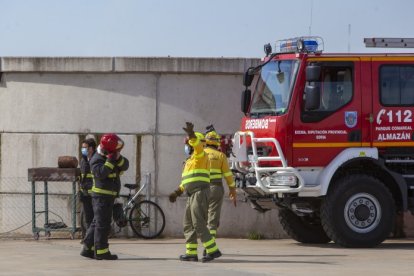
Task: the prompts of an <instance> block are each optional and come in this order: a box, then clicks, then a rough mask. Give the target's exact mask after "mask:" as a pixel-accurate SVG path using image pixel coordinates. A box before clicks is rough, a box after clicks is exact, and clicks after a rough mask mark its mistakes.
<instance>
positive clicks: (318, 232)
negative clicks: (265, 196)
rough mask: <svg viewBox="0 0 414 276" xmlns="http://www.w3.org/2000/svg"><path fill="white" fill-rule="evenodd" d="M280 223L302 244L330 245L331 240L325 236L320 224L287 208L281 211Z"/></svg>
mask: <svg viewBox="0 0 414 276" xmlns="http://www.w3.org/2000/svg"><path fill="white" fill-rule="evenodd" d="M279 221H280V224H282V227H283V229H284V230H285V232H286V233H287V234H288V235H289V236H290V237H291V238H292V239H294V240H295V241H298V242H301V243H328V242H330V241H331V239H330V238H329V237H328V236H327V235H326V234H325V231H324V230H323V228H322V225H321V224H320V222H312V221H311V220H308V219H307V218H305V217H300V216H298V215H296V214H295V213H293V212H292V211H291V210H289V209H287V208H280V209H279Z"/></svg>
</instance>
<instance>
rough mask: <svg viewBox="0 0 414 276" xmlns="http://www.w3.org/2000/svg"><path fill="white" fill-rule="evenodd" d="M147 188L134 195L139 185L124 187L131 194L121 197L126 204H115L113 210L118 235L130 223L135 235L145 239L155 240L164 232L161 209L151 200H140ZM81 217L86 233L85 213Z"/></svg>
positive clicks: (144, 186) (82, 227) (142, 188)
mask: <svg viewBox="0 0 414 276" xmlns="http://www.w3.org/2000/svg"><path fill="white" fill-rule="evenodd" d="M146 186H147V183H146V182H145V184H144V185H142V187H141V188H140V189H139V190H138V191H137V192H136V193H135V194H132V190H134V189H136V188H138V184H124V187H126V188H128V189H129V193H128V195H120V197H122V198H126V199H127V200H126V203H124V204H122V203H115V204H114V209H113V222H115V223H116V225H117V226H118V227H119V231H118V233H119V232H120V231H121V229H122V228H123V227H125V226H127V225H128V223H129V225H130V227H131V229H132V231H134V233H135V235H137V236H139V237H141V238H144V239H154V238H156V237H158V236H159V235H161V233H162V231H164V227H165V215H164V212H163V211H162V209H161V207H160V206H159V205H158V204H157V203H155V202H153V201H151V200H145V199H144V200H142V196H141V198H139V196H140V194H141V192H142V191H143V190H144V189H145V188H146ZM80 215H81V229H82V233H84V230H85V229H87V227H86V221H85V215H84V214H83V211H81V214H80ZM85 232H86V230H85Z"/></svg>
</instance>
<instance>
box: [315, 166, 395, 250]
mask: <svg viewBox="0 0 414 276" xmlns="http://www.w3.org/2000/svg"><path fill="white" fill-rule="evenodd" d="M394 218H395V204H394V199H393V197H392V195H391V192H390V191H389V190H388V188H387V187H386V186H385V185H384V184H383V183H382V182H381V181H380V180H379V179H377V178H374V177H372V176H369V175H363V174H354V175H349V176H345V177H344V178H342V179H340V180H338V182H337V183H336V185H335V186H334V188H333V190H331V191H329V193H328V195H327V196H326V198H325V200H324V202H323V203H322V206H321V219H322V225H323V228H324V229H325V232H326V234H327V235H328V236H329V237H330V238H331V239H332V240H333V241H334V242H335V243H337V244H339V245H341V246H344V247H374V246H376V245H378V244H380V243H381V242H383V241H384V240H385V239H386V238H387V237H388V235H389V234H390V232H391V230H392V226H393V221H394Z"/></svg>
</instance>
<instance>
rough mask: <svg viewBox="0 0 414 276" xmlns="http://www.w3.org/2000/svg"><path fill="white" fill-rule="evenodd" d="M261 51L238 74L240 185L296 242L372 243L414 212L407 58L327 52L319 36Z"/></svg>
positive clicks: (411, 58) (413, 84)
mask: <svg viewBox="0 0 414 276" xmlns="http://www.w3.org/2000/svg"><path fill="white" fill-rule="evenodd" d="M365 42H366V45H367V46H378V45H379V44H381V43H382V44H381V45H382V46H394V47H409V46H410V45H409V43H411V42H412V41H404V40H403V39H400V40H398V39H397V40H395V39H388V40H387V39H366V40H365ZM377 44H378V45H377ZM265 52H266V57H265V58H264V59H263V63H262V64H261V65H259V66H257V67H252V68H249V69H248V70H247V71H246V73H245V75H244V80H243V82H244V85H245V87H246V89H245V90H244V91H243V92H242V99H241V109H242V112H243V113H244V114H245V116H244V117H243V119H242V123H241V129H240V131H238V132H236V133H235V135H234V138H233V158H232V166H233V169H234V170H235V172H236V173H235V175H236V182H237V186H238V187H239V188H240V189H242V190H243V191H244V192H245V195H246V197H247V199H248V200H249V201H250V202H251V203H252V206H253V207H254V208H255V209H256V210H258V211H261V212H264V211H266V210H269V209H274V208H278V211H279V220H280V223H281V225H282V226H283V228H284V229H285V231H286V232H287V233H288V234H289V235H290V236H291V237H292V238H293V239H295V240H297V241H299V242H303V243H327V242H330V241H334V242H335V243H338V244H340V245H341V246H344V247H373V246H376V245H378V244H379V243H381V242H382V241H384V240H385V239H386V238H387V237H388V236H389V235H390V233H391V231H392V230H393V229H392V228H393V225H394V220H395V216H396V213H397V212H401V211H406V210H410V211H412V212H413V211H414V134H413V128H414V123H413V113H414V54H326V53H324V52H323V40H322V38H320V37H298V38H293V39H286V40H280V41H277V42H276V49H275V52H272V49H271V47H270V45H269V44H268V45H265ZM250 86H251V87H252V88H250ZM252 90H253V93H252V92H251V91H252Z"/></svg>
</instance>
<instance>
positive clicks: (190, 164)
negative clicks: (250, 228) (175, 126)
mask: <svg viewBox="0 0 414 276" xmlns="http://www.w3.org/2000/svg"><path fill="white" fill-rule="evenodd" d="M183 129H184V131H185V132H186V133H187V134H188V138H189V139H188V143H186V145H185V148H186V152H188V153H190V154H191V156H190V157H189V158H188V159H187V160H186V162H185V164H184V168H183V172H182V175H181V184H180V186H179V188H178V189H177V190H176V191H174V192H173V193H171V194H170V196H169V199H170V201H171V202H175V201H176V199H177V197H178V196H180V195H181V194H182V193H183V192H184V191H185V192H186V193H187V194H188V199H187V204H186V208H185V215H184V236H185V240H186V251H185V254H184V255H181V256H180V260H181V261H194V262H197V261H198V256H197V245H198V243H197V237H199V238H200V240H201V242H202V244H203V246H204V248H205V250H206V253H207V254H206V256H204V257H203V258H202V262H209V261H212V260H213V259H215V258H218V257H220V256H221V252H220V250H219V249H218V247H217V245H216V242H215V239H214V238H213V237H212V236H211V235H210V232H209V230H208V228H207V216H208V197H209V193H210V188H209V186H210V162H209V160H208V157H207V154H206V153H205V152H204V142H205V140H204V135H203V134H202V133H199V132H194V130H193V129H194V126H193V124H192V123H189V122H187V123H186V127H185V128H183Z"/></svg>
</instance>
